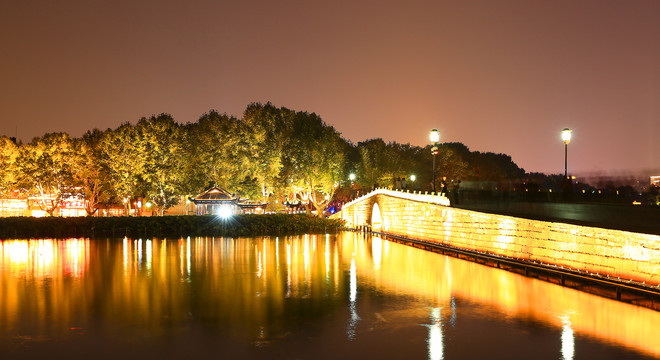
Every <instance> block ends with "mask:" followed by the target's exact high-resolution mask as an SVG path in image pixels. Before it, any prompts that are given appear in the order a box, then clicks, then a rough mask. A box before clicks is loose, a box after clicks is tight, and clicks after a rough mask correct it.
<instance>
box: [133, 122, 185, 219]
mask: <svg viewBox="0 0 660 360" xmlns="http://www.w3.org/2000/svg"><path fill="white" fill-rule="evenodd" d="M136 131H137V141H138V146H139V148H140V149H141V152H142V153H141V154H140V155H141V156H140V157H139V159H140V160H141V161H140V163H139V165H140V168H139V170H138V171H137V174H138V176H139V177H138V179H139V182H140V185H141V189H142V191H143V195H144V196H145V197H146V198H147V199H150V200H151V201H153V202H154V203H155V204H156V205H157V206H158V211H159V213H160V215H162V214H163V211H164V210H165V209H168V208H170V207H171V206H172V205H176V201H177V199H178V197H177V195H179V194H181V191H180V188H181V186H180V185H181V184H182V183H183V173H182V166H181V165H182V163H183V160H184V159H183V157H182V155H183V151H182V143H181V138H182V137H181V132H180V128H179V125H178V124H177V123H176V122H175V121H174V119H173V118H172V117H171V116H170V115H167V114H160V115H158V116H152V117H150V118H148V119H147V118H142V119H140V121H139V122H138V123H137V125H136Z"/></svg>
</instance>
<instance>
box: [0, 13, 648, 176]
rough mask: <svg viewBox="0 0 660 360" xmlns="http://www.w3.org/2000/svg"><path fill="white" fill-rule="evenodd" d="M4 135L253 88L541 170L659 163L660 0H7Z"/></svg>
mask: <svg viewBox="0 0 660 360" xmlns="http://www.w3.org/2000/svg"><path fill="white" fill-rule="evenodd" d="M0 46H2V50H1V54H2V56H0V79H1V81H0V135H7V136H15V135H16V134H17V135H18V137H19V138H20V139H22V140H23V141H24V142H27V141H30V140H31V139H32V138H33V137H35V136H41V135H43V134H44V133H47V132H55V131H65V132H68V133H69V134H71V135H73V136H80V135H82V134H83V133H84V131H86V130H88V129H92V128H95V127H96V128H100V129H106V128H116V127H117V126H119V125H120V124H121V123H122V122H127V121H128V122H132V123H135V122H136V121H137V120H138V119H139V118H140V117H142V116H150V115H152V114H158V113H162V112H166V113H170V114H172V115H173V116H174V118H175V119H176V120H177V121H179V122H180V123H186V122H193V121H196V120H197V119H198V118H199V116H200V115H202V114H203V113H205V112H207V111H209V110H210V109H217V110H219V111H220V112H226V113H227V114H231V115H236V116H238V117H240V116H241V114H242V112H243V110H244V109H245V107H246V105H247V104H248V103H250V102H255V101H259V102H267V101H271V102H272V103H273V104H274V105H276V106H285V107H288V108H291V109H295V110H306V111H309V112H315V113H317V114H319V115H320V116H321V117H322V118H323V119H324V120H325V121H326V122H327V123H328V124H331V125H333V126H334V127H335V128H336V129H337V130H338V131H340V132H341V133H342V135H343V136H344V137H345V138H347V139H349V140H351V141H353V142H358V141H363V140H366V139H370V138H375V137H382V138H383V139H385V140H386V141H397V142H400V143H411V144H414V145H420V146H423V145H426V143H427V142H428V133H429V131H430V130H431V129H433V128H437V129H438V130H440V132H441V141H443V142H445V141H447V142H462V143H464V144H465V145H467V146H468V147H469V148H470V149H471V150H479V151H492V152H497V153H500V152H501V153H506V154H509V155H511V156H512V158H513V160H514V161H515V162H516V163H517V164H518V165H519V166H521V167H523V168H525V170H527V171H538V172H546V173H563V167H564V163H563V162H564V145H563V142H562V141H561V136H560V131H561V130H562V129H563V128H565V127H568V128H571V129H573V130H574V131H573V139H572V141H571V143H570V145H569V166H568V168H569V173H584V172H592V171H606V172H619V171H626V170H640V169H660V145H658V143H659V138H660V136H659V134H660V1H656V0H647V1H644V0H635V1H618V0H614V1H610V0H580V1H575V0H552V1H550V0H548V1H535V0H531V1H530V0H517V1H500V0H498V1H491V0H483V1H479V0H474V1H458V0H454V1H439V0H427V1H415V0H412V1H411V0H407V1H400V2H398V3H393V2H384V1H359V0H357V1H356V0H347V1H344V0H339V1H323V2H321V1H309V0H306V1H287V0H284V1H266V0H263V1H261V0H253V1H250V0H244V1H218V0H207V1H185V2H184V1H163V0H145V1H124V0H113V1H104V2H102V1H87V0H69V1H52V0H51V1H39V0H31V1H6V2H4V3H3V5H1V6H0Z"/></svg>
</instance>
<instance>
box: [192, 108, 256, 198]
mask: <svg viewBox="0 0 660 360" xmlns="http://www.w3.org/2000/svg"><path fill="white" fill-rule="evenodd" d="M184 130H185V131H183V133H182V136H183V139H184V141H183V148H184V149H185V156H186V161H185V162H184V165H183V166H184V174H183V176H185V177H186V179H187V180H186V182H185V185H184V190H185V191H186V192H188V193H196V192H198V191H200V190H202V189H203V188H204V187H206V186H207V185H208V184H214V185H218V186H220V187H223V188H225V189H237V188H238V187H239V185H240V183H241V178H242V177H243V176H244V170H242V169H244V168H245V161H246V160H245V155H244V153H245V145H244V142H245V140H244V138H243V136H244V135H243V134H242V133H241V124H240V122H239V121H238V120H237V119H236V118H233V117H228V116H227V115H225V114H219V113H218V112H216V111H214V110H212V111H210V112H209V113H207V114H204V115H202V116H201V117H200V118H199V120H198V121H197V122H196V123H193V124H188V125H186V126H185V127H184Z"/></svg>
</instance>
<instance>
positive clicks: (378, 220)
mask: <svg viewBox="0 0 660 360" xmlns="http://www.w3.org/2000/svg"><path fill="white" fill-rule="evenodd" d="M382 226H383V218H382V216H381V214H380V207H379V206H378V203H374V207H373V209H372V210H371V230H372V231H380V230H381V228H382Z"/></svg>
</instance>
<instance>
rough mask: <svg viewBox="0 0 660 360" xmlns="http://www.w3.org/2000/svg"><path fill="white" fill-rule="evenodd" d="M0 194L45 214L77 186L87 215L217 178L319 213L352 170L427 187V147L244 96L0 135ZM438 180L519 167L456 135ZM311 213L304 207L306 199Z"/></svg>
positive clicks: (496, 175) (368, 182)
mask: <svg viewBox="0 0 660 360" xmlns="http://www.w3.org/2000/svg"><path fill="white" fill-rule="evenodd" d="M0 148H1V149H2V156H1V157H0V165H1V169H0V192H3V194H2V195H3V197H5V196H7V192H8V191H10V190H16V188H17V187H18V186H22V187H23V188H25V189H28V190H29V191H30V192H31V193H32V194H35V195H38V196H39V198H41V199H42V200H43V202H42V207H43V208H44V209H45V210H47V211H48V212H49V213H50V214H51V215H52V214H53V211H54V210H55V209H56V208H57V204H58V203H59V202H60V201H61V199H62V196H63V195H64V194H74V193H77V194H81V195H83V196H84V197H85V199H86V200H87V201H88V208H87V212H88V214H93V213H94V211H95V209H96V208H97V205H98V204H99V203H115V204H119V203H123V204H125V206H128V207H129V209H130V207H131V206H132V205H133V204H135V203H137V201H136V200H138V199H143V200H149V201H151V202H153V203H154V204H155V205H156V206H157V208H158V210H159V213H161V214H162V213H163V211H164V210H165V209H167V208H169V207H170V206H172V205H174V204H175V203H176V201H177V200H178V199H179V198H180V196H181V195H194V194H197V193H199V192H201V191H203V190H204V189H206V188H208V187H209V186H210V185H217V186H220V187H222V188H225V189H226V190H228V191H230V192H233V193H236V194H238V195H239V196H240V197H242V198H248V199H254V200H256V199H261V200H264V201H270V202H271V203H273V202H274V200H277V199H282V200H284V198H285V197H286V198H289V199H293V198H297V199H300V200H303V201H309V202H310V204H311V205H312V206H314V208H315V209H316V210H317V213H318V214H322V213H323V210H324V208H325V207H326V206H327V204H328V203H329V202H330V201H332V199H333V196H334V195H335V193H336V192H337V191H338V190H342V191H344V194H345V193H346V192H347V191H346V189H342V187H345V186H346V185H348V183H349V182H348V174H349V173H355V174H356V176H357V179H356V182H357V186H358V188H360V187H361V188H371V187H372V186H379V187H380V186H385V187H396V186H402V185H401V184H402V183H403V182H401V181H399V180H400V179H402V178H406V179H410V176H411V175H415V176H416V178H417V180H416V181H415V183H414V184H411V186H410V187H408V189H413V190H429V189H430V188H431V184H432V177H433V175H432V173H433V171H432V170H433V169H432V166H431V164H432V162H433V156H432V155H431V147H430V145H429V146H425V147H419V146H413V145H410V144H400V143H397V142H389V143H386V142H385V141H383V140H382V139H370V140H366V141H363V142H360V143H358V144H357V145H353V144H351V143H350V142H348V141H347V140H345V139H343V138H342V137H341V134H340V133H339V132H338V131H337V130H336V129H334V128H333V127H332V126H329V125H327V124H326V123H325V122H324V121H323V120H322V119H321V117H320V116H319V115H317V114H314V113H308V112H305V111H294V110H290V109H287V108H284V107H279V108H278V107H275V106H273V105H272V104H271V103H266V104H261V103H252V104H249V105H248V106H247V107H246V109H245V111H244V113H243V117H242V119H237V118H234V117H229V116H227V115H226V114H220V113H219V112H217V111H215V110H211V111H209V112H208V113H205V114H204V115H202V116H201V117H200V118H199V119H198V120H197V121H196V122H193V123H188V124H185V125H179V124H178V123H177V122H175V121H174V119H173V118H172V117H171V116H170V115H167V114H160V115H158V116H151V117H149V118H141V119H140V120H139V121H138V122H137V124H135V125H132V124H130V123H123V124H121V125H120V126H119V127H117V128H116V129H108V130H106V131H100V130H98V129H94V130H91V131H88V132H87V133H86V134H85V135H83V136H82V138H80V139H73V138H71V137H69V136H68V135H67V134H63V133H60V134H47V135H44V137H43V138H39V139H35V140H34V141H33V142H32V143H30V144H25V145H16V144H15V142H13V141H11V140H10V139H7V138H6V137H2V138H0ZM435 161H436V168H437V171H436V181H437V180H439V179H441V178H442V177H447V180H448V181H451V180H478V181H501V180H503V179H505V180H507V181H512V180H511V179H517V178H518V179H519V178H521V177H522V176H523V175H524V170H522V169H520V168H519V167H518V166H517V165H516V164H515V163H513V161H512V160H511V157H510V156H508V155H504V154H494V153H481V152H473V151H470V150H469V149H468V148H467V147H466V146H465V145H463V144H461V143H444V144H440V145H439V153H438V155H436V158H435ZM308 210H310V211H311V207H308Z"/></svg>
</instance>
